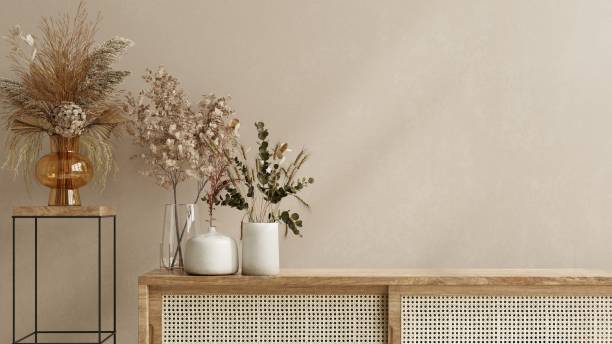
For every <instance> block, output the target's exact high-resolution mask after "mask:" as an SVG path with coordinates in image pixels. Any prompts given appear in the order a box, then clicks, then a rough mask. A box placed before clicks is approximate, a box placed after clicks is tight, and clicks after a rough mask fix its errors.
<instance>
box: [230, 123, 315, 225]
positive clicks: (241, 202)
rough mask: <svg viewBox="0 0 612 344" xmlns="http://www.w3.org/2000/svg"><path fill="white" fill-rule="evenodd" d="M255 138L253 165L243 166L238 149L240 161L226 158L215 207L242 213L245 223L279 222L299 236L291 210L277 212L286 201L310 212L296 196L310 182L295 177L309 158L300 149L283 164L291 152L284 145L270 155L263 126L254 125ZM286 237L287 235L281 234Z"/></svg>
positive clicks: (244, 161) (244, 160) (295, 215)
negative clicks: (226, 169) (226, 180)
mask: <svg viewBox="0 0 612 344" xmlns="http://www.w3.org/2000/svg"><path fill="white" fill-rule="evenodd" d="M255 127H256V128H257V137H258V142H257V143H258V151H257V156H256V158H255V162H254V165H249V164H248V162H247V150H246V149H245V148H244V147H242V146H241V157H236V156H234V157H229V158H230V159H231V161H232V162H233V163H232V165H231V169H230V171H231V173H230V177H229V178H230V180H236V181H238V182H235V183H231V184H227V186H226V188H225V193H224V194H223V197H221V198H220V199H219V200H218V204H220V205H227V206H230V207H233V208H236V209H239V210H245V211H246V213H245V217H246V218H247V219H248V221H249V222H282V223H284V224H285V225H286V228H289V229H291V231H292V232H293V234H295V235H301V233H300V228H301V227H302V220H301V219H300V215H299V214H298V213H296V212H291V210H289V209H286V210H283V209H281V202H282V201H283V200H284V199H285V198H286V197H293V198H295V199H296V200H297V201H298V202H299V204H301V205H302V206H304V207H305V208H307V209H308V208H310V206H309V205H308V203H306V202H305V201H304V200H303V199H302V198H301V197H300V196H299V195H298V193H299V192H300V191H302V190H303V189H304V188H305V187H307V186H308V185H310V184H312V183H314V179H313V178H306V177H298V176H297V173H298V172H299V170H300V169H301V168H302V166H303V165H304V163H305V162H306V160H307V159H308V157H309V155H308V154H307V153H306V152H305V151H304V150H303V149H302V150H301V151H300V152H299V153H298V154H297V156H296V157H295V159H294V160H293V161H291V162H290V163H289V164H286V155H287V153H288V152H290V151H291V150H290V149H289V145H288V144H287V143H277V144H276V145H275V146H274V148H273V149H272V150H271V151H270V144H269V141H268V135H269V132H268V130H267V129H266V128H265V125H264V123H262V122H257V123H255ZM285 234H287V231H285Z"/></svg>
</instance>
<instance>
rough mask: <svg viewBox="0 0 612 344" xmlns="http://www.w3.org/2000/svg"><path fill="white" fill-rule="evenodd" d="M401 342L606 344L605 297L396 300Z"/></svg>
mask: <svg viewBox="0 0 612 344" xmlns="http://www.w3.org/2000/svg"><path fill="white" fill-rule="evenodd" d="M401 323H402V325H401V327H402V336H401V342H402V343H405V344H409V343H410V344H417V343H419V344H433V343H474V344H484V343H487V344H489V343H565V344H573V343H612V297H610V296H503V295H494V296H478V295H470V296H461V295H454V296H435V295H434V296H432V295H425V296H419V295H413V296H406V295H404V296H402V298H401Z"/></svg>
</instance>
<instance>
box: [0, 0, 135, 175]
mask: <svg viewBox="0 0 612 344" xmlns="http://www.w3.org/2000/svg"><path fill="white" fill-rule="evenodd" d="M97 23H98V20H96V21H95V22H91V21H89V20H88V14H87V10H86V9H85V6H84V3H83V2H81V3H80V4H79V5H78V7H77V9H76V13H74V14H73V15H71V14H64V15H62V16H60V17H59V18H43V19H42V23H41V26H40V28H41V33H42V35H41V37H40V38H39V39H37V38H35V37H34V36H33V35H31V34H26V33H24V32H23V31H22V30H21V28H20V27H19V26H17V27H15V28H13V29H11V30H10V32H9V35H8V36H7V37H5V39H6V41H7V42H8V43H9V45H10V48H11V50H10V53H9V58H10V60H11V62H12V69H13V71H14V72H15V74H16V75H17V80H9V79H0V102H1V105H2V106H3V110H4V111H3V114H2V115H3V117H4V120H5V123H6V127H7V129H8V131H9V136H8V140H7V148H8V153H9V155H8V158H7V160H6V163H5V165H4V166H5V167H8V168H10V169H11V170H12V171H13V172H14V174H16V175H17V174H20V173H21V174H23V176H24V178H26V181H27V180H29V178H30V176H31V175H32V170H33V166H34V164H35V162H36V160H37V159H38V158H39V155H40V151H41V147H42V141H41V140H42V137H43V134H48V135H60V136H62V137H77V136H80V137H81V143H82V145H83V147H84V148H85V154H86V155H87V156H88V157H89V158H90V159H91V160H92V161H93V162H94V169H95V171H96V172H95V173H94V175H95V176H96V179H97V180H98V182H100V183H101V185H102V186H103V185H104V182H105V180H106V178H107V176H108V175H109V173H110V172H111V170H112V169H113V168H114V160H113V151H112V146H111V143H110V138H111V133H112V132H113V131H114V129H115V128H116V127H117V126H118V125H119V124H121V123H122V122H123V121H124V117H123V116H122V111H121V106H120V102H119V99H118V97H117V96H118V93H119V91H117V89H116V88H117V86H118V85H119V84H120V83H121V82H122V81H123V79H124V78H125V77H126V76H127V75H128V74H129V72H127V71H119V70H113V69H112V67H111V66H112V64H113V63H114V62H115V61H116V60H117V59H118V58H119V57H120V56H121V55H123V54H124V53H125V51H126V50H127V49H128V48H129V47H131V46H132V45H133V42H132V41H130V40H128V39H125V38H121V37H115V38H112V39H109V40H107V41H104V42H102V43H100V44H95V41H94V34H95V32H96V28H97Z"/></svg>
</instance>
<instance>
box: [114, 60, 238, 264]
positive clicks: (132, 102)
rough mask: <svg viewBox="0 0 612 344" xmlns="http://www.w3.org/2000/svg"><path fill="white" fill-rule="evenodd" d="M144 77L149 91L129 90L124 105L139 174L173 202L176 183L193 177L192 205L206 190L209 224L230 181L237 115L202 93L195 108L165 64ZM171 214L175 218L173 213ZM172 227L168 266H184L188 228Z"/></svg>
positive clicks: (219, 99) (220, 99)
mask: <svg viewBox="0 0 612 344" xmlns="http://www.w3.org/2000/svg"><path fill="white" fill-rule="evenodd" d="M143 79H144V80H145V83H146V84H147V85H148V86H147V89H145V90H143V91H141V92H140V95H139V97H138V99H137V98H136V97H135V96H133V95H131V94H129V95H128V96H127V101H126V104H125V111H126V112H127V113H128V114H129V115H130V118H131V121H130V122H129V125H128V132H129V133H130V134H131V135H133V136H134V138H135V141H136V143H137V144H138V145H140V146H141V147H142V148H143V152H142V153H141V154H140V155H139V157H140V158H142V159H143V160H144V161H145V164H146V167H145V169H144V170H143V171H142V173H143V174H144V175H147V176H152V177H154V178H155V180H156V182H157V184H158V185H160V186H162V187H164V188H167V189H171V190H172V200H173V204H175V205H176V204H178V199H177V187H178V185H179V184H180V183H181V182H183V181H185V180H186V179H187V178H193V179H195V180H197V188H196V197H195V200H194V202H193V203H194V204H195V203H197V202H198V200H199V199H200V196H201V194H202V193H205V194H206V196H205V197H204V198H202V199H203V200H204V201H206V202H207V203H208V215H209V223H210V225H211V226H212V225H213V211H214V206H215V205H216V204H217V202H216V200H217V199H218V195H219V193H221V191H222V190H224V188H225V187H226V185H227V184H228V183H230V182H231V180H230V179H229V174H228V166H229V163H230V162H229V160H227V159H226V156H229V155H233V150H234V149H235V147H237V137H238V128H239V125H240V122H239V121H238V119H236V118H232V116H234V114H235V113H234V110H233V109H232V108H231V107H230V106H229V104H228V99H227V98H225V97H217V96H215V95H213V94H210V95H207V96H204V97H203V99H202V101H201V102H200V103H199V106H198V108H197V109H196V110H193V109H192V108H191V103H190V102H189V100H188V98H187V96H186V94H185V92H184V90H183V89H182V88H181V87H180V84H179V81H178V79H177V78H175V77H174V76H172V75H170V74H168V73H167V72H166V70H165V69H164V68H163V67H160V68H159V69H158V70H157V71H156V72H153V71H151V70H149V69H147V71H146V74H145V75H144V76H143ZM175 209H176V206H175ZM175 212H176V210H175ZM174 218H175V219H178V216H177V214H175V216H174ZM175 228H176V237H177V242H178V243H179V244H178V245H177V247H176V252H175V253H174V257H177V259H172V263H171V264H170V265H171V266H169V267H170V268H174V267H175V263H177V264H178V265H179V266H181V265H182V251H181V250H182V249H181V247H180V243H181V242H182V238H183V235H184V231H185V228H186V227H185V225H183V226H182V227H180V226H179V224H178V223H177V224H175ZM175 261H178V262H175Z"/></svg>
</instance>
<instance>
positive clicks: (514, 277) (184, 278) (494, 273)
mask: <svg viewBox="0 0 612 344" xmlns="http://www.w3.org/2000/svg"><path fill="white" fill-rule="evenodd" d="M139 284H141V285H159V286H164V285H173V286H174V285H184V286H194V285H201V286H215V285H216V286H219V285H276V286H280V285H286V286H300V285H309V286H313V285H314V286H316V285H320V286H323V285H327V286H338V285H345V286H348V285H355V286H366V285H369V286H382V285H398V286H402V285H405V286H411V285H413V286H416V285H432V286H434V285H436V286H445V285H449V286H450V285H466V286H467V285H500V286H504V285H507V286H548V285H550V286H561V285H568V286H570V285H575V286H579V285H601V286H606V285H607V286H612V270H591V269H281V273H280V274H279V275H278V276H243V275H228V276H191V275H188V274H186V273H184V272H172V271H167V270H154V271H151V272H147V273H145V274H143V275H141V276H140V277H139Z"/></svg>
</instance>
